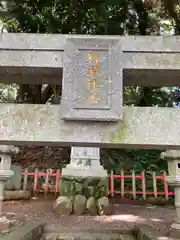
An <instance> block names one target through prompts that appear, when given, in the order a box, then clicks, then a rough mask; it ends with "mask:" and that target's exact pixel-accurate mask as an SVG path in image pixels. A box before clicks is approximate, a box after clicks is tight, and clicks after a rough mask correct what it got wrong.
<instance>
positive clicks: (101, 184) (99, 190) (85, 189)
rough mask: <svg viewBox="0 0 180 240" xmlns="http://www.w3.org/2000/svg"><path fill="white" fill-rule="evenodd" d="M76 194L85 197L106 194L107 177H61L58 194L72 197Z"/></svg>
mask: <svg viewBox="0 0 180 240" xmlns="http://www.w3.org/2000/svg"><path fill="white" fill-rule="evenodd" d="M77 194H81V195H84V196H85V197H86V198H89V197H95V198H100V197H103V196H108V178H89V177H87V178H79V177H73V178H72V177H70V178H69V177H62V178H61V181H60V195H61V196H68V197H72V198H73V197H74V196H76V195H77Z"/></svg>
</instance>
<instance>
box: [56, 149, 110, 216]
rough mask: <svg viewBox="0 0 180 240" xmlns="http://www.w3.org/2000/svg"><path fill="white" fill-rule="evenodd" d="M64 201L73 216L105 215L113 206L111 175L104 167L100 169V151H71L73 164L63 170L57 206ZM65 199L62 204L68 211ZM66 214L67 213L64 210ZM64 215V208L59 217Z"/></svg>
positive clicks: (71, 162)
mask: <svg viewBox="0 0 180 240" xmlns="http://www.w3.org/2000/svg"><path fill="white" fill-rule="evenodd" d="M62 197H65V198H66V200H67V202H68V204H67V206H69V208H71V211H68V212H69V214H70V213H75V214H82V213H84V212H88V213H90V214H97V213H99V214H100V213H101V214H103V213H104V212H103V211H102V209H103V208H104V209H105V208H106V207H107V206H109V200H108V174H107V171H106V170H105V169H104V168H103V166H101V165H100V149H99V148H87V147H72V148H71V161H70V164H68V165H67V166H66V168H64V169H62V176H61V181H60V197H59V198H58V199H57V203H56V204H55V205H56V206H57V205H58V204H60V200H61V199H62ZM65 198H63V203H62V202H61V205H62V206H63V207H64V208H65V203H64V199H65ZM69 200H70V201H71V204H70V202H69ZM70 205H71V206H70ZM100 205H101V206H100ZM56 206H55V208H56ZM100 209H101V210H100ZM56 212H57V211H56ZM64 212H67V211H66V210H64ZM62 213H63V211H62V208H61V211H60V210H59V214H62Z"/></svg>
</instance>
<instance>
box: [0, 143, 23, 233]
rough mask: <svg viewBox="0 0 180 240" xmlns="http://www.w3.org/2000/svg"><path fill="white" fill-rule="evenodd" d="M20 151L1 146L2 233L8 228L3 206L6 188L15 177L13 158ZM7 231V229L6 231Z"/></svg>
mask: <svg viewBox="0 0 180 240" xmlns="http://www.w3.org/2000/svg"><path fill="white" fill-rule="evenodd" d="M18 152H19V149H18V148H16V147H14V146H5V145H0V216H1V217H0V225H1V226H0V231H5V229H4V228H7V226H8V220H7V219H6V217H4V216H3V211H2V206H3V199H4V186H5V183H6V181H7V180H8V179H9V178H11V177H12V176H13V171H12V170H11V158H12V155H13V154H17V153H18ZM6 231H7V229H6Z"/></svg>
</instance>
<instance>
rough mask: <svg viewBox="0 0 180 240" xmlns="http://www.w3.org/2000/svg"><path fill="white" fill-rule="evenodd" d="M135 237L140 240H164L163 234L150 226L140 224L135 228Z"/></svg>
mask: <svg viewBox="0 0 180 240" xmlns="http://www.w3.org/2000/svg"><path fill="white" fill-rule="evenodd" d="M134 237H135V239H140V240H158V239H160V238H162V233H161V232H160V231H159V229H158V228H155V227H152V226H150V225H148V224H138V225H137V226H135V228H134ZM166 237H167V236H166Z"/></svg>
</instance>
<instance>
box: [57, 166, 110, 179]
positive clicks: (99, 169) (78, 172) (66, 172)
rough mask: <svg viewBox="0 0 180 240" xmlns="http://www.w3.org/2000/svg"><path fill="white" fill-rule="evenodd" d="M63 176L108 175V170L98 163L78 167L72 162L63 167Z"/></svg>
mask: <svg viewBox="0 0 180 240" xmlns="http://www.w3.org/2000/svg"><path fill="white" fill-rule="evenodd" d="M62 175H63V176H73V177H102V178H105V177H107V176H108V174H107V171H106V170H104V168H103V166H101V165H97V166H95V167H91V168H83V169H81V168H77V167H74V166H73V165H71V164H68V165H67V166H66V167H65V168H63V169H62Z"/></svg>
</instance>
